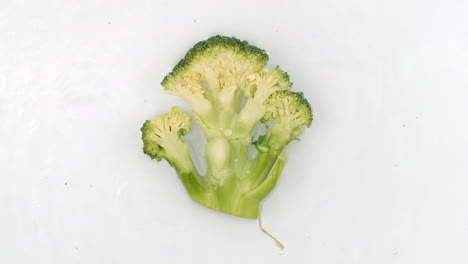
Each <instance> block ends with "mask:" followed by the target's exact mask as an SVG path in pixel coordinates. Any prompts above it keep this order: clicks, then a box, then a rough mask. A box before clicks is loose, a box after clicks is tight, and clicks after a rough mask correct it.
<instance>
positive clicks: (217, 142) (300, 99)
mask: <svg viewBox="0 0 468 264" xmlns="http://www.w3.org/2000/svg"><path fill="white" fill-rule="evenodd" d="M267 63H268V55H267V54H266V52H265V51H264V50H261V49H259V48H257V47H255V46H252V45H250V44H249V43H247V42H246V41H240V40H239V39H236V38H233V37H224V36H214V37H212V38H209V39H208V40H206V41H201V42H199V43H197V44H196V45H195V46H194V47H193V48H192V49H190V50H189V51H188V53H187V54H186V55H185V57H184V58H183V59H182V60H181V61H180V62H179V63H178V64H177V65H176V66H175V68H174V70H173V71H172V72H171V73H169V74H168V75H167V76H166V77H165V78H164V80H163V81H162V86H163V87H164V88H165V90H166V92H168V93H169V94H172V95H177V96H180V97H182V98H183V99H185V100H186V101H188V102H189V104H190V105H191V107H192V112H193V115H194V117H195V119H196V121H197V123H198V124H199V126H200V127H201V128H202V130H203V131H204V133H205V137H206V140H207V144H206V160H207V165H208V168H207V172H206V175H204V176H201V175H200V174H199V173H198V171H197V170H196V168H195V166H194V164H193V162H192V159H191V157H190V153H189V151H188V147H187V144H186V143H185V142H184V141H183V140H182V138H181V136H183V135H184V134H185V133H188V132H189V131H190V127H191V117H190V116H189V115H188V114H186V113H184V112H182V111H181V110H180V109H179V108H177V107H175V108H173V110H172V112H171V113H169V114H163V115H160V116H157V117H156V119H154V120H153V121H146V122H145V123H144V125H143V127H142V129H141V131H142V133H143V136H142V139H143V142H144V152H145V153H146V154H148V155H149V156H150V157H151V158H153V159H156V160H162V159H165V160H166V161H167V162H169V164H170V165H171V166H172V167H174V168H175V170H176V172H177V173H178V175H179V177H180V178H181V180H182V182H183V183H184V185H185V187H186V188H187V190H188V193H189V195H190V197H191V198H192V199H193V200H195V201H196V202H198V203H200V204H202V205H204V206H206V207H209V208H212V209H215V210H218V211H221V212H225V213H228V214H232V215H236V216H240V217H245V218H254V219H255V218H257V217H258V216H259V205H260V202H261V201H262V199H263V198H265V197H266V196H267V195H268V194H269V193H270V192H271V190H272V189H273V188H274V186H275V185H276V182H277V180H278V178H279V176H280V175H281V172H282V171H283V168H284V166H285V164H286V160H287V156H288V154H287V153H286V152H284V149H285V147H286V146H287V145H288V144H289V142H291V141H292V140H294V139H297V138H298V136H299V135H300V134H301V133H302V130H303V127H305V126H306V127H309V126H310V124H311V122H312V110H311V107H310V105H309V103H308V102H307V100H306V99H305V98H304V96H303V94H302V93H297V92H291V91H289V90H290V89H291V87H292V83H291V81H290V80H289V75H288V74H287V73H286V72H285V71H283V70H281V69H280V68H279V67H278V66H276V67H274V68H273V69H269V68H268V67H267ZM243 101H245V102H243ZM260 122H263V123H265V124H267V126H266V127H267V131H266V133H265V134H263V135H260V136H259V137H258V138H257V139H256V140H255V141H254V139H253V136H252V133H253V130H254V127H255V126H256V125H257V124H259V123H260ZM252 144H254V145H255V146H256V147H257V149H258V154H257V155H256V157H255V158H253V159H251V158H249V157H248V154H247V153H248V150H249V146H251V145H252Z"/></svg>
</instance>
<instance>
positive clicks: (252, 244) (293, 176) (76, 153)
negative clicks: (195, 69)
mask: <svg viewBox="0 0 468 264" xmlns="http://www.w3.org/2000/svg"><path fill="white" fill-rule="evenodd" d="M467 11H468V2H467V1H463V0H459V1H456V0H451V1H450V0H446V1H434V0H429V1H424V0H419V1H417V0H396V1H383V0H379V1H373V0H363V1H351V0H310V1H286V0H284V1H279V0H265V1H245V0H240V1H214V0H213V1H206V0H197V1H185V2H182V1H169V0H165V1H157V0H151V1H150V0H148V1H136V0H135V1H123V0H121V1H98V0H89V1H70V2H67V1H59V0H57V1H45V0H44V1H18V0H11V1H10V0H2V1H1V2H0V174H1V175H0V180H1V182H0V262H1V263H5V264H10V263H14V264H16V263H21V264H23V263H24V264H30V263H48V264H49V263H52V264H56V263H57V264H59V263H60V264H62V263H67V264H68V263H71V264H73V263H91V264H92V263H112V264H120V263H142V264H145V263H204V264H209V263H320V264H332V263H337V264H338V263H343V264H350V263H351V264H352V263H359V264H361V263H363V264H367V263H368V264H371V263H372V264H374V263H379V264H385V263H399V264H400V263H401V264H403V263H408V264H410V263H411V264H414V263H424V264H432V263H434V264H436V263H437V264H439V263H450V264H458V263H460V264H461V263H464V264H466V263H468V163H467V159H468V136H467V135H468V134H467V133H468V122H467V120H468V117H467V116H468V107H467V101H468V18H467ZM215 34H224V35H233V36H236V37H238V38H241V39H244V40H248V41H250V42H251V43H252V44H254V45H257V46H259V47H261V48H263V49H266V50H267V51H268V53H269V55H270V57H271V60H270V62H271V65H272V66H273V65H276V64H278V65H281V67H282V68H283V69H285V70H286V71H288V72H289V73H290V75H291V78H292V81H293V82H294V88H293V89H294V90H296V91H303V92H304V93H305V94H306V96H307V98H308V99H309V101H310V102H311V104H312V106H313V109H314V111H315V120H314V123H313V125H312V128H311V129H308V130H306V131H305V132H304V134H303V135H302V141H300V142H294V144H292V145H291V146H290V147H289V150H288V151H289V153H290V160H289V161H288V162H289V163H288V165H287V167H286V169H285V171H284V174H283V176H282V178H281V179H280V181H279V183H278V186H277V188H276V190H275V191H274V192H273V193H272V195H270V196H269V197H268V198H267V199H266V200H265V202H264V213H263V217H264V224H265V227H266V228H267V229H269V230H270V231H271V232H272V233H273V234H275V235H276V236H277V237H278V238H279V239H280V240H281V241H282V242H283V243H284V244H285V246H286V249H285V251H284V252H283V254H280V253H279V250H278V248H277V247H276V246H275V245H274V243H273V242H272V241H271V240H270V239H269V238H268V237H267V236H265V235H264V234H262V233H261V232H260V231H259V230H258V228H257V225H256V222H255V221H252V220H245V219H240V218H236V217H231V216H229V215H224V214H221V213H217V212H215V211H211V210H208V209H205V208H203V207H202V206H199V205H198V204H196V203H194V202H192V201H191V200H190V199H189V198H188V196H187V195H186V193H185V190H184V189H183V186H182V184H181V183H180V182H179V180H178V179H177V177H176V175H175V173H174V172H173V171H172V169H171V168H170V167H169V166H168V165H167V164H165V163H163V162H161V163H157V162H155V161H152V160H150V159H149V158H148V157H147V156H145V155H144V154H143V153H142V150H141V142H140V131H139V129H140V127H141V124H142V123H143V121H144V120H146V119H151V118H153V117H154V116H155V115H156V114H161V113H164V112H167V111H169V109H170V107H171V106H173V105H182V106H183V108H184V109H188V106H187V105H186V104H184V102H183V101H182V100H181V99H179V98H176V97H173V96H170V95H167V94H165V93H164V92H163V89H162V88H161V87H160V85H159V83H160V81H161V80H162V78H163V77H164V75H165V74H166V73H168V72H169V71H170V70H171V68H172V67H173V66H174V65H175V63H177V61H178V60H179V59H180V58H181V57H182V56H183V55H184V53H185V52H186V51H187V50H188V49H189V48H190V47H191V46H192V45H193V44H194V43H196V42H197V41H200V40H203V39H206V38H208V37H210V36H212V35H215Z"/></svg>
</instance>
